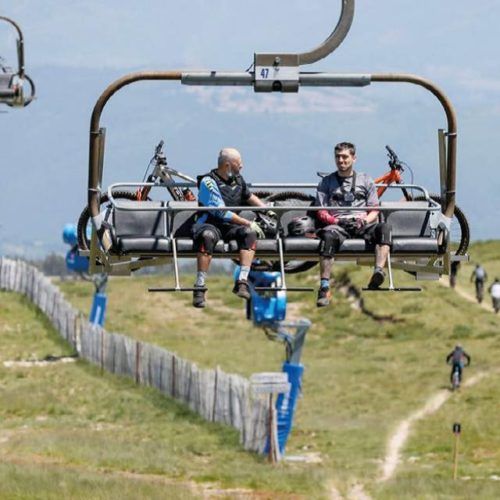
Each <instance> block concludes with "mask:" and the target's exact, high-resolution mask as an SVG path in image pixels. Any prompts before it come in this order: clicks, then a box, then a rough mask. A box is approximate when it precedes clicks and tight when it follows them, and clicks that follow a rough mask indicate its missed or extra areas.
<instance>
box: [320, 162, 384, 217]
mask: <svg viewBox="0 0 500 500" xmlns="http://www.w3.org/2000/svg"><path fill="white" fill-rule="evenodd" d="M353 177H355V179H356V180H355V188H354V191H353V186H352V180H353ZM315 205H316V206H323V207H326V206H338V207H353V208H356V207H361V206H365V205H366V206H369V207H378V205H379V200H378V196H377V190H376V189H375V183H374V182H373V179H372V178H371V177H370V176H369V175H367V174H363V173H358V172H356V173H355V174H354V176H350V177H340V176H339V175H338V174H337V172H333V173H331V174H330V175H328V176H326V177H323V179H322V180H321V182H320V183H319V185H318V188H317V191H316V202H315ZM329 213H330V214H332V215H334V216H335V217H337V218H342V219H343V218H351V217H364V216H366V214H367V211H366V210H335V209H332V210H329Z"/></svg>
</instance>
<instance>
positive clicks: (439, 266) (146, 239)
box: [87, 0, 457, 291]
mask: <svg viewBox="0 0 500 500" xmlns="http://www.w3.org/2000/svg"><path fill="white" fill-rule="evenodd" d="M353 15H354V0H342V11H341V15H340V20H339V22H338V24H337V26H336V28H335V29H334V31H333V32H332V34H331V35H330V36H329V37H328V38H327V40H326V41H325V42H324V43H323V44H321V45H320V46H319V47H317V48H315V49H313V50H311V51H310V52H305V53H301V54H281V53H272V54H255V55H254V68H253V70H249V71H247V72H219V71H147V72H138V73H132V74H128V75H126V76H124V77H122V78H121V79H119V80H117V81H115V82H113V83H112V84H111V85H109V86H108V87H107V88H106V89H105V90H104V92H103V93H102V94H101V96H100V97H99V99H98V100H97V102H96V104H95V107H94V109H93V113H92V118H91V124H90V154H89V181H88V210H89V212H90V215H91V218H92V224H93V231H92V240H91V247H90V251H88V252H87V254H88V255H89V256H90V264H91V272H106V273H109V274H122V275H123V274H125V275H128V274H130V273H131V272H133V271H134V270H137V269H139V268H141V267H145V266H154V265H161V264H165V263H166V262H173V264H174V271H175V286H174V287H172V288H171V290H179V291H182V290H187V289H183V288H182V286H181V285H180V281H179V272H178V261H179V259H182V258H187V257H194V256H195V255H196V252H195V249H194V247H193V241H192V240H191V239H190V238H189V237H186V236H185V235H182V236H179V235H178V234H177V231H178V229H179V227H180V226H181V225H182V224H183V223H184V222H185V221H186V219H187V218H188V217H189V216H191V215H193V214H194V213H195V212H197V211H207V210H210V208H206V207H198V205H197V203H196V202H192V201H188V202H185V201H181V202H179V201H130V200H120V199H114V198H113V192H114V191H115V190H116V189H123V188H128V189H130V188H132V187H133V188H137V186H144V185H147V183H117V184H113V185H111V186H110V187H109V188H108V190H107V194H108V198H109V200H110V203H109V205H108V206H107V207H106V208H105V210H102V207H101V195H102V191H101V182H102V173H103V158H104V140H105V129H104V128H103V127H101V124H100V118H101V114H102V111H103V109H104V107H105V105H106V104H107V103H108V101H109V99H110V98H111V96H112V95H113V94H115V93H116V92H118V91H119V90H120V89H122V88H123V87H125V86H127V85H130V84H132V83H136V82H140V81H146V80H162V81H169V82H179V83H181V84H182V85H200V86H211V85H216V86H235V85H238V86H247V87H253V89H254V91H255V92H259V93H261V92H298V91H299V89H300V88H301V87H311V86H312V87H366V86H368V85H371V84H378V83H410V84H413V85H418V86H421V87H423V88H425V89H426V90H428V91H429V92H431V93H432V94H433V95H434V96H435V97H436V98H437V99H438V101H439V103H440V104H441V106H442V108H443V110H444V112H445V116H446V122H447V127H446V130H444V129H440V130H439V131H438V142H439V151H440V155H439V172H440V183H441V198H442V200H443V204H442V206H441V205H440V204H438V203H436V202H435V201H434V200H432V199H431V197H430V196H429V194H428V192H427V190H426V189H425V188H424V187H422V186H417V185H406V186H402V185H400V184H399V185H397V186H390V187H397V188H398V189H400V188H401V187H406V188H408V189H416V190H419V191H420V192H421V193H422V195H423V196H422V199H423V201H407V202H406V201H405V202H382V203H381V206H380V212H381V217H382V218H383V219H384V220H386V221H387V222H390V223H391V224H392V226H393V240H394V243H393V247H392V250H391V259H390V266H391V267H390V272H391V275H390V287H389V288H390V289H395V287H394V286H393V280H392V269H403V270H406V271H408V272H410V273H412V274H414V276H415V278H416V279H437V278H439V276H441V275H442V274H449V268H450V262H451V259H452V258H453V256H452V252H451V251H450V237H449V231H450V221H451V218H452V216H453V212H454V208H455V184H456V142H457V120H456V115H455V111H454V108H453V106H452V104H451V102H450V100H449V99H448V98H447V97H446V95H445V94H444V93H443V92H442V91H441V90H440V89H439V88H438V87H437V86H436V85H434V83H432V82H431V81H429V80H427V79H424V78H421V77H419V76H416V75H412V74H400V73H376V74H370V73H365V74H342V73H324V72H306V71H301V66H302V65H304V64H310V63H312V62H315V61H317V60H319V59H321V58H323V57H325V56H326V55H328V54H329V53H331V52H332V51H333V50H335V49H336V48H337V47H338V46H339V45H340V43H341V42H342V41H343V39H344V38H345V36H346V35H347V32H348V30H349V27H350V25H351V22H352V18H353ZM176 185H178V186H180V187H186V186H187V187H190V188H195V184H194V183H190V182H181V183H178V184H176ZM250 187H251V188H252V189H254V190H262V189H266V190H272V191H276V190H290V189H292V190H297V189H314V188H315V187H316V184H307V183H305V184H288V183H276V184H269V183H267V184H250ZM309 205H310V202H309V203H308V202H303V203H302V204H301V205H300V204H299V205H297V204H293V205H292V204H290V203H288V204H287V202H286V201H285V202H283V203H282V204H281V205H279V206H276V205H274V206H272V207H271V206H270V207H269V208H272V210H274V211H275V212H277V213H278V224H279V231H278V232H277V234H276V236H275V237H273V238H269V239H262V240H258V241H257V249H256V252H257V253H256V256H257V257H259V259H268V260H270V261H273V262H276V263H278V269H279V270H280V271H281V274H282V280H281V282H282V289H284V290H287V289H288V288H287V285H286V278H285V274H286V273H285V271H286V265H285V264H286V262H287V261H288V260H290V259H293V260H302V261H307V262H312V261H318V259H319V244H320V242H319V240H316V239H309V238H301V237H292V236H290V235H288V234H287V223H288V222H289V221H290V220H291V218H293V217H297V216H301V215H304V214H306V213H307V212H308V211H311V210H312V211H314V210H319V209H320V207H311V206H309ZM322 208H325V207H322ZM335 209H336V210H338V209H339V207H335ZM232 210H244V211H247V212H248V211H250V212H252V211H256V210H259V209H258V208H255V207H232ZM213 256H214V257H215V258H237V256H238V249H237V245H236V242H231V241H230V242H229V243H224V242H223V241H219V242H218V244H217V245H216V247H215V251H214V255H213ZM335 258H336V261H354V262H356V263H358V264H360V265H373V262H374V250H373V248H368V247H367V246H366V243H365V241H364V240H357V239H348V240H346V241H345V242H344V243H343V244H342V246H341V247H340V249H339V251H338V253H337V254H336V256H335Z"/></svg>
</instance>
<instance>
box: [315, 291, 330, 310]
mask: <svg viewBox="0 0 500 500" xmlns="http://www.w3.org/2000/svg"><path fill="white" fill-rule="evenodd" d="M331 297H332V294H331V292H330V289H329V288H320V289H319V290H318V300H316V306H317V307H325V306H327V305H329V304H330V299H331Z"/></svg>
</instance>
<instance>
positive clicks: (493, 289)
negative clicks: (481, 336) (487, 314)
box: [488, 278, 500, 313]
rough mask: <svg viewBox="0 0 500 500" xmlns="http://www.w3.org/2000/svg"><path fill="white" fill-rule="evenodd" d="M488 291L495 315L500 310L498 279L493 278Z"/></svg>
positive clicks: (499, 285) (499, 284)
mask: <svg viewBox="0 0 500 500" xmlns="http://www.w3.org/2000/svg"><path fill="white" fill-rule="evenodd" d="M488 291H489V292H490V295H491V301H492V305H493V309H494V310H495V313H497V312H498V311H499V310H500V280H499V279H498V278H495V281H494V282H493V283H492V284H491V286H490V288H488Z"/></svg>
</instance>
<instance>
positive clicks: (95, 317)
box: [89, 293, 108, 326]
mask: <svg viewBox="0 0 500 500" xmlns="http://www.w3.org/2000/svg"><path fill="white" fill-rule="evenodd" d="M107 301H108V298H107V297H106V294H104V293H96V294H94V301H93V302H92V309H91V311H90V318H89V320H90V323H91V324H93V325H99V326H103V325H104V319H105V315H106V304H107Z"/></svg>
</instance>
